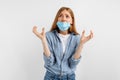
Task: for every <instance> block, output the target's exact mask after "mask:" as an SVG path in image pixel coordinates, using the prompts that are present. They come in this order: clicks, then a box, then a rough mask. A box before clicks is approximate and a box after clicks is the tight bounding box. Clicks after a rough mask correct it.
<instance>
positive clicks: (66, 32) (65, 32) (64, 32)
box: [59, 30, 68, 35]
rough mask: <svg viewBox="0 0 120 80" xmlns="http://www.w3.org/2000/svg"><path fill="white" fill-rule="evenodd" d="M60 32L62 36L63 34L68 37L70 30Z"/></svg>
mask: <svg viewBox="0 0 120 80" xmlns="http://www.w3.org/2000/svg"><path fill="white" fill-rule="evenodd" d="M59 32H60V34H63V35H67V34H68V30H66V31H59Z"/></svg>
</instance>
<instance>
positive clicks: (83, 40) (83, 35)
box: [80, 30, 93, 44]
mask: <svg viewBox="0 0 120 80" xmlns="http://www.w3.org/2000/svg"><path fill="white" fill-rule="evenodd" d="M92 38H93V32H92V31H90V34H89V35H88V36H85V30H83V32H82V36H81V39H80V42H81V44H84V43H86V42H87V41H89V40H90V39H92Z"/></svg>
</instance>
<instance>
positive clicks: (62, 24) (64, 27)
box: [57, 21, 70, 31]
mask: <svg viewBox="0 0 120 80" xmlns="http://www.w3.org/2000/svg"><path fill="white" fill-rule="evenodd" d="M57 26H58V28H59V29H60V30H61V31H65V30H68V29H69V28H70V23H69V22H60V21H58V22H57Z"/></svg>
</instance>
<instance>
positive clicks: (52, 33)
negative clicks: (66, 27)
mask: <svg viewBox="0 0 120 80" xmlns="http://www.w3.org/2000/svg"><path fill="white" fill-rule="evenodd" d="M45 34H46V36H48V37H52V36H54V34H55V31H47V32H46V33H45Z"/></svg>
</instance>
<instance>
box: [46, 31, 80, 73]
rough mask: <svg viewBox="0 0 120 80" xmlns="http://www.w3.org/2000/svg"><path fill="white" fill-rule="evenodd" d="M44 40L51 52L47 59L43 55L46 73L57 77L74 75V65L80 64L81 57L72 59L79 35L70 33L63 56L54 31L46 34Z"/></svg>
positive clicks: (59, 41)
mask: <svg viewBox="0 0 120 80" xmlns="http://www.w3.org/2000/svg"><path fill="white" fill-rule="evenodd" d="M46 39H47V42H48V47H49V49H50V52H51V55H50V56H49V57H46V56H45V55H44V61H45V65H44V67H45V68H46V69H47V71H49V72H51V73H54V74H57V75H66V74H72V73H74V72H75V69H76V65H77V64H78V63H79V62H80V59H81V57H80V58H79V59H74V57H73V55H74V54H75V51H76V49H77V47H78V45H79V43H80V35H75V34H74V33H70V36H69V37H68V41H67V47H66V50H65V53H64V54H63V52H62V51H63V50H62V42H61V40H60V38H59V36H58V32H57V31H56V30H54V31H51V32H46Z"/></svg>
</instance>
